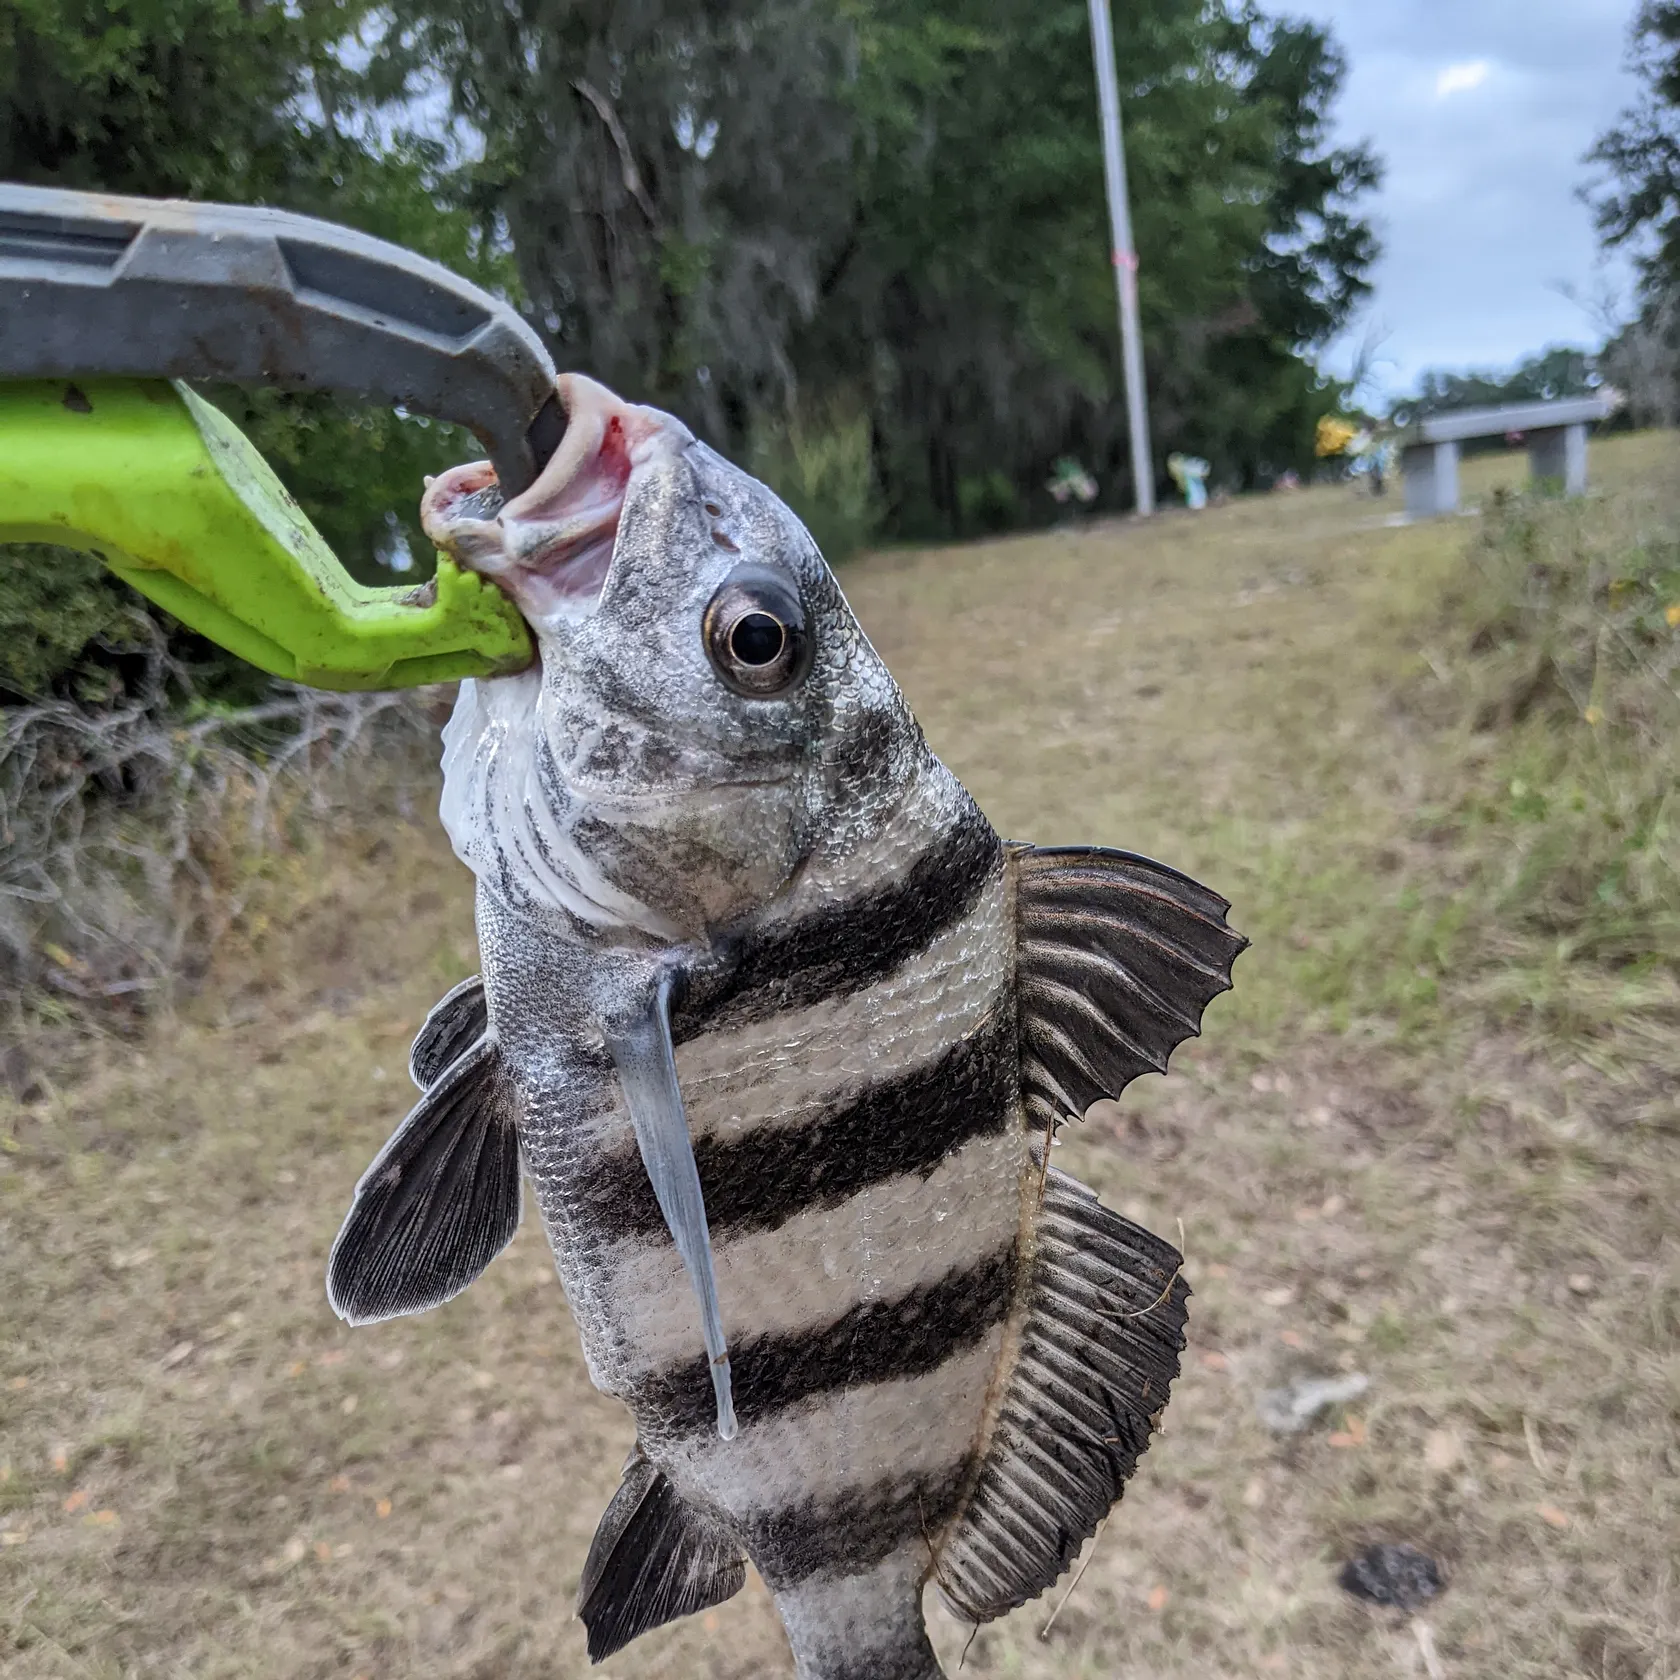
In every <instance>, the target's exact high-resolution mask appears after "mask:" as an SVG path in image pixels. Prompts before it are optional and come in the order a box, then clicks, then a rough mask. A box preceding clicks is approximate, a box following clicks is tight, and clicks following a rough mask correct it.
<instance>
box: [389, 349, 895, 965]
mask: <svg viewBox="0 0 1680 1680" xmlns="http://www.w3.org/2000/svg"><path fill="white" fill-rule="evenodd" d="M559 392H560V399H561V402H562V404H563V406H564V407H565V409H566V411H567V417H568V428H567V432H566V436H565V439H564V441H563V442H562V444H561V447H560V449H559V451H558V452H557V453H556V454H555V456H554V457H553V459H552V460H551V461H550V462H549V463H548V465H547V466H546V467H545V469H544V470H543V472H542V473H541V475H540V476H539V477H538V478H537V480H536V481H535V482H534V483H533V484H532V485H531V486H530V488H529V489H527V490H525V491H523V492H521V493H520V494H519V495H518V496H516V497H514V498H512V499H511V500H509V501H506V502H504V501H503V500H502V498H501V495H500V491H499V488H498V486H497V484H496V479H495V472H494V469H493V468H492V467H491V466H490V464H489V463H488V462H476V463H473V464H470V465H468V466H463V467H458V468H456V469H454V470H453V471H451V472H448V473H445V474H443V475H442V476H441V477H439V478H437V479H434V480H432V481H431V482H430V484H429V485H428V487H427V491H426V494H425V498H424V500H423V502H422V508H421V518H422V523H423V524H424V526H425V529H426V532H427V534H428V536H430V537H431V539H432V541H433V542H434V543H436V545H437V546H438V547H439V548H440V549H442V550H443V551H444V552H445V553H447V554H449V555H450V556H451V557H452V558H453V559H455V560H456V561H457V562H458V563H459V564H461V565H463V566H465V567H468V568H470V569H472V570H474V571H477V572H480V573H482V574H483V575H485V576H486V577H489V578H492V579H494V580H495V581H496V582H497V583H498V584H499V585H500V586H501V587H502V588H503V589H505V590H506V591H507V593H508V594H509V595H510V596H511V597H512V599H513V601H514V602H515V604H516V605H517V606H518V607H519V609H520V611H521V613H522V614H523V615H524V617H525V619H526V620H527V622H528V623H529V624H530V626H531V628H532V630H533V632H534V635H535V639H536V644H537V650H538V657H539V662H540V680H533V678H532V677H530V676H527V677H525V678H506V679H498V680H497V681H495V682H491V683H485V684H480V685H478V686H479V687H480V688H481V689H484V690H497V691H498V693H497V694H496V695H495V696H491V697H490V698H491V699H494V700H495V701H496V703H497V705H498V706H499V707H500V711H499V712H498V713H497V716H498V719H499V721H498V722H497V724H496V726H495V729H490V728H489V727H488V725H486V726H485V728H486V732H487V733H488V734H495V733H496V730H500V731H501V732H502V733H501V735H500V736H499V737H498V742H497V750H498V752H499V753H500V757H501V771H500V773H502V774H505V775H511V774H513V773H514V771H515V769H516V768H519V773H520V774H522V775H523V777H524V780H525V786H524V789H523V792H522V793H521V794H520V796H519V798H518V799H514V798H512V797H511V795H510V796H509V797H508V798H506V799H504V800H503V806H504V807H505V810H506V813H507V818H508V821H510V822H513V823H517V822H520V821H527V822H531V823H534V824H535V825H536V832H534V833H533V834H532V835H530V836H526V837H525V840H524V842H522V843H520V844H513V842H512V840H511V839H510V837H508V836H504V837H503V840H504V842H506V844H503V846H502V852H503V853H504V854H505V853H506V851H507V849H508V845H509V844H513V849H514V850H515V851H519V852H521V855H525V854H529V853H530V852H531V850H532V848H533V847H535V849H536V850H537V851H539V852H541V853H543V854H544V863H545V866H547V867H549V869H550V874H551V875H552V876H553V877H554V882H558V883H559V885H560V886H563V887H564V888H565V889H566V892H570V893H571V894H572V897H567V896H566V892H559V891H556V892H555V893H554V894H552V896H559V897H560V898H561V900H562V902H563V903H564V904H565V906H566V907H567V908H568V909H570V910H571V911H572V912H573V913H574V914H577V913H579V903H582V904H583V906H584V909H583V911H582V913H583V914H585V916H586V919H589V920H593V921H597V922H602V923H611V922H614V921H618V922H621V923H629V924H632V925H635V926H639V927H641V928H642V929H643V930H644V931H646V932H648V933H650V934H653V935H655V936H659V937H695V936H707V935H710V934H713V933H715V932H716V931H717V930H718V929H719V928H721V927H724V926H727V925H728V924H729V923H731V922H736V921H739V920H741V919H742V918H743V917H746V916H748V915H750V914H751V913H752V912H753V911H755V910H757V909H759V908H760V907H762V906H763V905H764V904H765V903H767V902H768V901H770V900H772V899H774V898H775V896H776V895H777V894H778V893H780V892H781V891H782V890H783V889H784V888H785V886H786V885H787V884H788V882H789V881H790V880H791V879H792V878H793V877H794V875H795V874H796V872H797V871H798V870H799V869H800V867H801V865H802V863H803V862H804V861H805V860H806V859H807V858H808V857H809V856H810V855H811V853H812V850H813V848H814V847H816V846H817V845H818V844H819V843H821V842H823V841H825V840H830V841H831V840H832V839H833V838H834V837H835V836H836V835H838V834H839V833H841V832H842V831H844V830H846V829H847V828H848V827H849V826H856V825H858V824H860V823H862V824H866V823H867V822H868V820H869V814H870V809H871V807H872V806H878V805H879V804H880V803H881V802H883V801H890V798H891V788H892V786H893V784H894V782H895V781H896V780H897V779H898V774H899V772H900V771H901V770H902V769H903V767H904V765H905V764H906V763H907V761H908V758H909V756H910V755H912V754H913V753H914V751H915V748H916V743H917V742H919V740H920V736H919V733H918V731H917V730H916V726H915V723H914V720H913V719H912V718H911V717H910V714H909V712H908V709H907V708H906V707H905V705H904V702H903V700H902V698H901V696H900V695H899V692H898V690H897V687H896V685H895V684H894V683H893V681H892V678H891V676H890V675H889V674H888V673H887V671H886V668H885V666H884V665H883V663H882V662H881V660H880V659H879V657H878V656H877V655H876V654H875V652H874V650H873V649H872V648H871V647H870V646H869V643H868V641H867V640H866V639H865V637H864V636H863V633H862V631H861V629H860V628H859V627H858V625H857V622H856V620H855V619H854V618H853V616H852V613H851V610H850V608H849V607H848V606H847V604H846V602H845V599H844V597H843V596H842V595H841V593H840V590H839V587H838V585H837V584H836V583H835V580H834V578H833V575H832V574H831V573H830V571H829V569H828V567H827V565H826V563H825V562H824V560H823V558H822V555H821V553H820V552H819V551H818V549H817V546H816V544H815V543H814V542H813V541H812V539H811V536H810V534H809V533H808V532H807V531H806V530H805V528H804V526H803V525H802V524H801V523H800V521H799V520H798V518H797V517H796V516H795V515H794V514H793V512H792V511H791V510H790V509H789V508H788V507H787V506H786V505H785V504H784V503H783V502H782V501H781V500H780V499H779V498H778V497H776V496H775V495H774V494H773V493H772V492H771V491H770V490H769V489H768V488H767V487H766V486H764V485H763V484H761V483H759V482H758V481H757V480H755V479H753V478H752V477H750V476H749V475H748V474H746V473H744V472H742V471H741V470H740V469H739V468H737V467H735V466H733V465H732V464H731V463H730V462H728V461H726V460H725V459H724V458H723V457H722V456H720V455H718V454H717V453H716V452H715V451H714V450H712V449H710V448H708V447H707V446H706V445H705V444H704V443H702V442H700V441H699V440H698V439H696V438H695V437H694V435H693V434H692V433H691V432H690V431H689V430H688V428H687V427H686V426H684V425H683V424H682V422H681V421H679V420H677V419H675V418H673V417H672V416H670V415H668V414H664V413H662V412H660V411H659V410H657V409H652V408H646V407H641V406H639V405H636V404H631V403H626V402H623V401H622V400H621V399H619V398H618V397H616V396H614V395H613V394H612V393H611V392H610V391H607V390H606V389H604V388H603V387H602V386H600V385H598V384H596V383H595V382H594V381H592V380H589V379H586V378H583V377H581V376H579V375H576V374H568V375H565V376H563V377H562V378H561V379H560V381H559ZM507 685H512V686H507ZM475 703H476V702H475ZM495 709H496V708H495V707H488V708H486V707H482V706H481V710H484V711H486V715H488V711H489V710H495ZM520 767H522V768H520ZM486 773H487V774H491V775H493V774H494V773H496V772H495V769H494V767H493V766H492V767H491V769H490V770H489V771H487V772H486ZM447 803H448V795H447V794H446V806H447ZM494 805H495V801H494V800H491V801H489V802H488V803H487V804H486V803H483V802H481V806H482V809H484V810H490V809H491V808H492V807H493V806H494ZM533 813H534V814H533ZM492 820H493V819H492ZM457 849H458V850H460V849H461V840H460V837H459V836H457ZM465 855H466V853H465V852H464V851H463V856H465ZM469 861H471V860H469ZM527 861H529V860H528V858H527ZM504 863H505V856H504ZM503 873H504V874H505V868H504V870H503ZM554 882H551V885H553V884H554ZM579 895H581V896H579Z"/></svg>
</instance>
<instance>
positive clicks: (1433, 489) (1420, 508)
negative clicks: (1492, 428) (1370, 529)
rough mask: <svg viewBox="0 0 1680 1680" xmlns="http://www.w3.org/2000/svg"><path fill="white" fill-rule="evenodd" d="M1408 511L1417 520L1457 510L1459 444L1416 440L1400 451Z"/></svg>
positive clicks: (1401, 473) (1401, 471)
mask: <svg viewBox="0 0 1680 1680" xmlns="http://www.w3.org/2000/svg"><path fill="white" fill-rule="evenodd" d="M1400 475H1401V477H1402V478H1403V479H1404V481H1405V489H1406V512H1407V513H1409V514H1410V515H1411V516H1412V518H1414V519H1429V518H1432V517H1433V516H1434V515H1436V514H1438V513H1456V512H1457V511H1458V445H1457V444H1456V443H1414V444H1410V445H1408V446H1407V447H1406V448H1405V449H1404V450H1402V451H1401V453H1400Z"/></svg>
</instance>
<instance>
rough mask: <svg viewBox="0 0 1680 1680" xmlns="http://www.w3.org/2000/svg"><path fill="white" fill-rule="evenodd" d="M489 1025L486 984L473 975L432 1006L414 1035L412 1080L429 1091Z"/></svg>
mask: <svg viewBox="0 0 1680 1680" xmlns="http://www.w3.org/2000/svg"><path fill="white" fill-rule="evenodd" d="M489 1024H490V1012H489V1006H488V1005H487V1004H486V1003H485V1001H484V981H483V980H482V979H481V978H480V977H479V976H478V975H476V974H470V975H468V976H467V978H466V979H465V980H463V981H462V982H461V983H460V985H458V986H456V987H455V988H454V989H453V990H452V991H449V992H445V993H444V995H443V996H442V997H441V998H439V999H438V1001H437V1002H436V1003H434V1004H433V1005H432V1012H431V1014H429V1015H428V1016H427V1017H426V1021H425V1025H424V1026H422V1027H421V1029H420V1030H419V1032H417V1033H416V1034H415V1035H414V1048H413V1049H411V1050H410V1051H409V1053H408V1076H409V1078H410V1079H412V1080H413V1081H414V1083H415V1084H416V1085H418V1086H419V1087H420V1089H421V1090H422V1091H429V1090H430V1089H431V1088H432V1087H433V1086H434V1085H435V1084H437V1082H438V1080H439V1079H440V1078H441V1077H442V1076H443V1073H444V1070H445V1069H446V1068H448V1066H449V1064H450V1063H451V1062H453V1061H454V1060H455V1059H456V1058H457V1057H458V1056H464V1055H465V1054H466V1053H467V1051H469V1050H470V1049H472V1047H473V1046H474V1045H475V1044H476V1043H477V1042H478V1041H479V1039H481V1038H482V1037H483V1036H484V1032H485V1029H486V1027H488V1026H489Z"/></svg>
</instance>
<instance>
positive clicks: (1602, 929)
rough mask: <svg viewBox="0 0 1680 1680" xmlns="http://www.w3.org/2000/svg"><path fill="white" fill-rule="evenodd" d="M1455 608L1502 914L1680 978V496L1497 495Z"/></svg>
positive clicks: (1577, 949) (1568, 947) (1485, 858)
mask: <svg viewBox="0 0 1680 1680" xmlns="http://www.w3.org/2000/svg"><path fill="white" fill-rule="evenodd" d="M1450 610H1451V618H1452V621H1453V623H1454V625H1455V626H1456V629H1457V634H1458V635H1460V636H1462V638H1463V641H1462V643H1461V647H1462V652H1463V654H1464V655H1465V656H1466V657H1465V658H1464V659H1463V661H1462V666H1461V669H1462V679H1463V680H1462V683H1461V684H1460V685H1459V689H1458V691H1459V694H1460V697H1461V699H1462V702H1463V704H1464V705H1465V707H1466V720H1467V721H1468V722H1469V723H1470V724H1471V725H1472V726H1473V728H1475V729H1476V730H1477V731H1478V732H1480V733H1482V734H1483V735H1487V734H1490V733H1491V734H1492V735H1493V736H1494V737H1495V738H1496V740H1497V748H1496V751H1495V752H1494V754H1493V756H1492V758H1491V759H1490V760H1489V774H1488V775H1487V776H1485V777H1480V778H1478V779H1477V784H1478V785H1477V792H1476V794H1475V795H1474V796H1473V798H1472V799H1471V801H1470V805H1469V808H1468V810H1467V811H1466V812H1465V815H1466V817H1467V818H1468V820H1469V824H1470V826H1471V829H1472V831H1473V832H1475V833H1476V834H1478V835H1479V837H1480V839H1481V841H1482V842H1483V843H1482V844H1481V845H1480V846H1479V848H1478V853H1479V856H1480V859H1481V865H1480V867H1481V870H1482V873H1483V878H1484V885H1485V886H1486V887H1487V888H1489V889H1491V891H1492V893H1493V896H1494V899H1495V902H1496V903H1497V905H1498V907H1499V910H1500V913H1501V916H1500V919H1501V920H1502V921H1503V922H1504V923H1505V924H1506V925H1507V926H1510V927H1513V928H1517V929H1523V930H1527V931H1529V932H1531V933H1535V934H1540V935H1544V936H1547V937H1549V938H1550V939H1551V940H1552V941H1554V942H1555V943H1556V945H1557V947H1558V949H1559V952H1560V954H1562V955H1563V956H1565V957H1567V958H1570V959H1574V960H1585V961H1590V962H1594V963H1599V964H1605V965H1609V966H1612V967H1615V968H1618V969H1622V968H1628V967H1661V968H1666V969H1672V970H1673V971H1675V972H1677V973H1680V489H1676V488H1675V487H1673V486H1668V487H1665V488H1663V489H1661V490H1657V491H1652V492H1648V493H1636V492H1633V491H1623V492H1620V493H1618V494H1615V495H1599V496H1593V497H1591V498H1583V499H1578V500H1574V501H1567V502H1565V501H1555V500H1541V499H1537V498H1533V497H1528V496H1509V495H1498V496H1496V497H1495V498H1494V501H1493V503H1492V505H1491V506H1490V508H1489V510H1488V512H1487V513H1486V514H1485V516H1484V518H1483V523H1482V528H1481V531H1480V533H1479V535H1478V537H1477V539H1476V541H1475V542H1474V544H1473V545H1472V548H1471V552H1470V555H1469V565H1468V567H1467V569H1466V570H1465V572H1464V573H1463V574H1462V576H1461V578H1460V580H1459V582H1458V584H1457V585H1456V587H1455V590H1454V592H1453V596H1452V599H1451V602H1450Z"/></svg>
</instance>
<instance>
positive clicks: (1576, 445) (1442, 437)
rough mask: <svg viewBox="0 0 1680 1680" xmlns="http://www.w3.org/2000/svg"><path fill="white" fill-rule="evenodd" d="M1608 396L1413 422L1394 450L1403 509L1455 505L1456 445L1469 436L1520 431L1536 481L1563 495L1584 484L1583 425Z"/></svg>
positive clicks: (1600, 414) (1416, 514) (1426, 511)
mask: <svg viewBox="0 0 1680 1680" xmlns="http://www.w3.org/2000/svg"><path fill="white" fill-rule="evenodd" d="M1611 408H1612V404H1611V401H1610V399H1609V398H1608V397H1601V396H1593V397H1569V398H1565V399H1564V400H1562V401H1560V402H1534V403H1517V404H1514V405H1512V406H1510V407H1507V408H1462V409H1459V410H1457V411H1456V412H1454V413H1451V414H1436V415H1432V416H1431V417H1430V418H1429V419H1427V420H1422V421H1419V422H1418V425H1417V427H1416V429H1415V432H1414V435H1413V437H1412V439H1411V441H1410V442H1408V443H1407V444H1406V445H1405V447H1404V448H1403V449H1402V450H1401V452H1400V472H1401V476H1402V477H1403V479H1404V480H1405V489H1406V512H1407V513H1409V514H1411V515H1412V517H1413V518H1415V519H1426V518H1429V517H1430V516H1431V515H1434V514H1438V513H1455V512H1457V510H1458V448H1459V445H1460V444H1461V443H1465V442H1467V441H1468V440H1469V439H1471V438H1484V437H1505V436H1506V435H1507V434H1509V433H1511V432H1521V433H1522V434H1523V436H1524V438H1525V439H1526V440H1527V443H1528V460H1529V471H1530V473H1531V475H1532V476H1533V478H1534V480H1535V481H1536V482H1542V481H1545V480H1551V481H1553V482H1556V483H1561V484H1562V486H1563V493H1564V494H1565V495H1566V496H1578V495H1580V493H1581V492H1582V491H1583V490H1585V489H1586V487H1587V427H1588V426H1590V425H1592V424H1594V423H1595V422H1596V421H1599V420H1603V419H1606V418H1608V416H1609V414H1610V412H1611Z"/></svg>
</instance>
